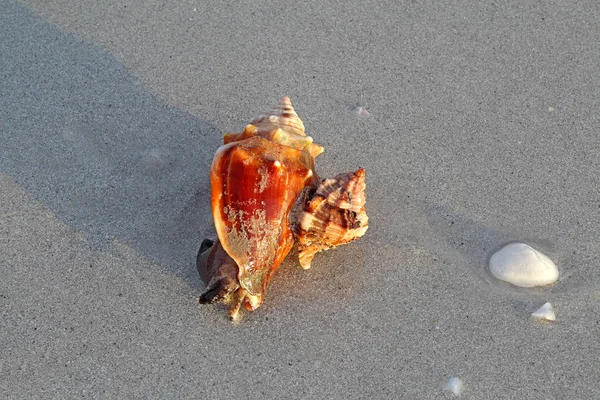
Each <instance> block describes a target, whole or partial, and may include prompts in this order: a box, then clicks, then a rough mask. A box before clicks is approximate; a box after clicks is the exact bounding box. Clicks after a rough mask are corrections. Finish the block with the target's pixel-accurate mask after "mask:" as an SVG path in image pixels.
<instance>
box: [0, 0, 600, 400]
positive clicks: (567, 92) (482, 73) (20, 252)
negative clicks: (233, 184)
mask: <svg viewBox="0 0 600 400" xmlns="http://www.w3.org/2000/svg"><path fill="white" fill-rule="evenodd" d="M0 10H1V11H0V278H1V279H0V311H1V317H0V332H1V334H0V397H1V398H4V399H32V398H39V399H71V398H149V399H166V398H215V399H225V398H240V399H254V398H268V399H451V398H455V397H456V396H455V394H453V393H452V392H451V391H449V390H447V388H445V385H446V383H447V382H448V379H449V378H451V377H455V378H459V379H460V381H461V382H462V384H463V386H462V390H461V392H460V397H461V398H465V399H597V398H600V384H599V383H598V382H599V380H600V363H599V361H598V359H599V357H600V339H599V337H600V317H599V315H600V265H599V264H600V242H599V241H598V226H599V225H600V157H599V156H598V155H599V154H600V138H599V136H598V133H599V132H600V117H599V115H600V114H599V112H598V110H599V109H600V78H599V77H600V47H599V45H598V44H599V43H600V3H598V2H595V1H560V0H559V1H554V2H547V3H544V2H542V3H535V4H534V3H530V2H518V1H502V2H499V1H486V2H473V1H471V2H469V1H465V2H449V1H444V2H437V1H425V2H416V1H386V2H381V1H374V0H368V1H354V0H352V1H344V2H328V1H323V2H294V3H283V2H277V1H263V2H252V1H244V2H236V4H224V2H217V1H205V2H200V1H194V0H185V1H175V2H163V1H158V0H151V1H146V2H140V1H133V0H125V1H116V0H109V1H103V2H97V1H92V0H62V1H54V0H52V1H47V0H23V1H15V0H0ZM283 96H289V97H290V98H291V100H292V102H293V104H294V107H295V109H296V111H297V112H298V114H299V116H300V117H301V118H302V120H303V121H304V124H305V126H306V130H307V132H308V134H310V135H311V136H312V137H313V138H314V140H315V142H316V143H318V144H320V145H322V146H323V147H324V148H325V152H324V153H323V154H322V155H320V156H319V157H318V158H317V170H318V172H319V174H320V175H321V176H323V177H328V176H333V175H335V174H336V173H339V172H343V171H351V170H355V169H357V168H359V167H362V168H364V169H365V170H366V172H367V178H366V179H367V212H368V215H369V231H368V232H367V234H366V235H365V236H364V237H363V238H361V239H360V240H358V241H356V242H353V243H351V244H348V245H346V246H343V247H340V248H338V249H335V250H332V251H328V252H323V253H320V254H318V255H317V256H316V258H315V259H314V261H313V264H312V268H311V269H310V270H307V271H305V270H302V269H301V268H300V266H299V264H298V261H297V258H295V253H293V254H291V255H290V256H289V257H288V258H287V259H286V261H284V263H283V264H282V266H281V267H280V269H279V270H278V271H277V273H276V275H275V276H274V278H273V280H272V281H271V284H270V286H269V288H268V292H267V295H266V299H265V301H264V303H263V305H262V306H261V307H260V308H258V309H257V310H256V311H254V312H252V313H245V314H244V316H243V319H242V320H241V321H240V322H239V323H235V324H232V323H231V322H230V321H229V320H228V318H227V311H226V308H225V307H224V306H222V305H215V306H200V305H199V304H198V303H197V301H196V298H197V296H199V295H200V294H201V293H202V292H203V290H204V289H205V285H204V284H203V283H202V282H201V281H200V279H199V277H198V273H197V271H196V266H195V257H196V252H197V251H198V248H199V246H200V243H201V242H202V240H203V239H204V238H205V237H215V231H214V227H213V220H212V215H211V209H210V187H209V166H210V163H211V161H212V158H213V155H214V153H215V150H216V149H217V148H218V147H219V146H220V145H221V144H222V140H223V139H222V137H223V134H224V133H225V132H239V131H241V130H242V129H243V127H244V126H245V125H246V124H247V123H248V122H249V121H250V120H251V119H252V118H254V117H256V116H258V115H260V114H264V113H265V112H267V111H269V110H270V109H271V108H272V107H273V106H274V105H276V104H277V103H278V102H279V100H280V99H281V98H282V97H283ZM357 106H360V107H363V108H364V110H366V111H368V114H369V115H368V116H366V114H365V113H363V114H362V115H361V114H359V113H357V112H355V110H356V107H357ZM512 241H522V242H525V243H527V244H529V245H531V246H533V247H534V248H536V249H538V250H539V251H541V252H543V253H544V254H546V255H547V256H548V257H550V258H551V259H552V260H553V261H554V262H555V263H556V265H557V266H558V269H559V271H560V276H559V278H558V281H557V282H556V283H554V284H552V285H549V286H545V287H539V288H518V287H515V286H512V285H510V284H507V283H504V282H501V281H499V280H497V279H496V278H494V277H493V276H492V275H491V274H490V273H489V271H488V268H487V266H488V261H489V259H490V257H491V255H492V254H493V253H494V251H496V250H498V249H499V248H501V247H502V246H503V245H505V244H506V243H509V242H512ZM546 302H551V303H552V305H553V307H554V310H555V312H556V321H554V322H547V321H540V320H536V319H534V318H532V317H531V314H532V313H533V312H534V311H536V310H537V309H538V308H539V307H540V306H542V304H544V303H546Z"/></svg>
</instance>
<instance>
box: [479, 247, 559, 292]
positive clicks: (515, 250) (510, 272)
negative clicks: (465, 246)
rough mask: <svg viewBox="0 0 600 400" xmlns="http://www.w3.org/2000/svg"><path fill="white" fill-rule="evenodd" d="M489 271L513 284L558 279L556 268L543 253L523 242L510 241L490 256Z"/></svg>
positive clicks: (524, 284) (531, 285)
mask: <svg viewBox="0 0 600 400" xmlns="http://www.w3.org/2000/svg"><path fill="white" fill-rule="evenodd" d="M490 272H491V273H492V274H493V275H494V276H495V277H496V278H498V279H500V280H502V281H506V282H509V283H512V284H513V285H515V286H521V287H533V286H544V285H549V284H551V283H553V282H555V281H556V280H557V279H558V268H557V267H556V264H554V263H553V262H552V260H551V259H549V258H548V257H547V256H545V255H544V254H542V253H540V252H539V251H537V250H535V249H534V248H532V247H531V246H528V245H526V244H524V243H511V244H509V245H507V246H505V247H503V248H502V249H500V250H499V251H498V252H496V253H495V254H494V255H493V256H492V258H490Z"/></svg>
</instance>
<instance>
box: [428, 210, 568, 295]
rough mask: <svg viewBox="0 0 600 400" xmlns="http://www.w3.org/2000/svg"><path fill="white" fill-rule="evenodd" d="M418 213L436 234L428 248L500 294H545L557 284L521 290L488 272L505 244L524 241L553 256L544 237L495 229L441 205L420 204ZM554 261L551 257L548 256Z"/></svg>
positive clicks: (552, 251) (553, 253) (553, 252)
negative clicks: (491, 261) (436, 249)
mask: <svg viewBox="0 0 600 400" xmlns="http://www.w3.org/2000/svg"><path fill="white" fill-rule="evenodd" d="M421 211H422V212H423V215H424V216H425V218H426V220H427V222H428V223H429V224H430V226H431V228H432V230H434V231H435V232H438V233H439V235H438V237H437V238H432V240H433V241H435V242H436V243H431V245H432V246H435V247H438V248H444V252H443V253H444V254H446V255H447V256H448V257H449V258H450V259H451V261H452V262H453V263H454V264H455V265H456V267H457V268H464V269H466V272H467V273H468V274H472V275H475V276H477V278H478V279H479V281H480V282H481V283H482V284H484V285H488V286H490V287H493V288H495V289H496V290H499V291H501V292H504V293H513V294H514V293H520V294H525V295H535V294H543V293H547V292H548V290H553V289H554V288H555V287H556V286H557V285H556V284H554V285H550V286H545V287H541V288H521V287H517V286H514V285H511V284H509V283H506V282H502V281H500V280H498V279H496V278H495V277H494V276H493V275H492V274H491V273H490V272H489V268H488V265H489V261H490V258H491V256H492V255H493V254H494V253H495V252H496V251H498V250H499V249H501V248H502V247H504V246H506V245H507V244H509V243H514V242H524V243H527V244H529V245H531V246H533V247H535V248H536V249H538V250H540V251H542V252H543V253H546V254H548V255H549V256H552V255H555V254H556V253H557V249H556V247H555V246H554V244H553V243H552V242H551V241H550V240H549V239H547V238H540V237H532V236H531V235H529V234H528V233H527V232H524V231H518V230H508V229H499V228H497V227H491V226H489V225H487V224H486V223H485V222H482V221H478V220H476V219H474V218H472V217H470V216H468V215H466V214H464V213H461V212H459V211H457V210H453V209H450V208H449V207H447V206H445V205H441V204H433V203H429V202H424V203H421ZM551 258H555V257H551Z"/></svg>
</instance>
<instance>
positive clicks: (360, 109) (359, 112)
mask: <svg viewBox="0 0 600 400" xmlns="http://www.w3.org/2000/svg"><path fill="white" fill-rule="evenodd" d="M354 112H355V113H356V115H358V116H359V117H361V118H368V117H369V116H370V115H371V113H370V112H368V111H367V109H366V108H364V107H363V106H358V107H356V108H354Z"/></svg>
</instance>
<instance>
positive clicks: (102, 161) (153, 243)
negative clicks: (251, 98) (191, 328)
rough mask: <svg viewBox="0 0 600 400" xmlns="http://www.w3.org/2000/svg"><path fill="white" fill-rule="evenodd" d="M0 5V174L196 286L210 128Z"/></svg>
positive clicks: (114, 65) (70, 219) (83, 226)
mask: <svg viewBox="0 0 600 400" xmlns="http://www.w3.org/2000/svg"><path fill="white" fill-rule="evenodd" d="M5 7H7V9H5V10H4V11H5V12H4V13H3V14H4V16H3V17H0V21H1V22H2V23H0V35H1V36H3V37H5V38H10V39H9V40H5V41H4V43H3V45H2V53H3V59H4V60H5V61H7V62H4V63H3V68H0V92H1V93H2V100H1V102H2V104H3V106H2V107H1V108H0V115H1V118H0V120H1V121H2V125H3V129H0V142H1V143H2V146H0V170H1V171H2V172H3V173H5V174H6V175H8V176H10V177H11V179H13V180H14V181H15V182H16V183H17V184H18V185H20V186H21V187H22V188H24V189H25V190H26V191H27V192H29V193H30V194H32V195H33V196H34V197H36V198H37V199H38V200H39V201H41V202H42V203H43V204H44V205H46V206H47V207H48V208H49V209H51V210H52V211H53V212H54V214H55V215H56V216H57V217H58V218H59V219H61V220H62V221H64V222H66V223H67V224H68V225H70V226H72V227H73V228H74V229H76V230H79V231H81V232H83V233H85V234H86V236H87V237H88V239H89V240H90V241H91V243H93V245H98V246H108V243H109V242H110V238H111V237H112V238H116V239H118V240H120V241H122V242H124V243H127V244H128V245H130V246H132V247H133V248H134V249H136V250H137V251H139V252H140V253H142V254H143V255H144V256H146V257H148V258H149V259H151V260H153V261H156V262H158V263H159V264H161V265H162V266H164V267H165V268H166V269H167V270H168V272H169V273H171V274H174V275H176V276H179V277H181V278H183V279H185V281H186V282H187V283H189V284H190V285H192V286H194V287H197V286H199V285H200V283H199V280H198V278H197V276H196V271H195V268H194V266H193V262H194V258H195V252H196V251H197V249H198V244H199V243H200V241H201V240H202V237H203V236H204V235H205V234H206V233H208V232H206V231H207V230H208V229H210V227H211V226H212V223H211V218H210V205H209V200H208V199H209V185H208V172H207V171H208V168H209V165H210V162H211V159H212V155H213V152H214V149H215V148H216V147H218V146H219V145H220V143H221V137H222V134H221V132H219V131H218V130H217V129H215V127H213V126H212V125H211V124H209V123H207V122H205V121H202V120H201V119H198V118H197V117H195V116H193V115H190V114H188V113H185V112H182V111H181V110H178V109H176V108H173V107H170V106H168V105H166V104H164V103H162V102H160V101H158V100H157V99H155V98H154V97H153V95H152V94H151V93H149V92H148V91H146V90H145V89H144V88H143V87H142V86H141V85H140V84H139V83H138V82H136V79H135V77H134V76H132V75H131V74H130V73H129V72H128V70H127V68H126V67H125V66H124V64H123V63H122V62H121V61H119V60H118V59H117V58H115V57H114V56H112V55H111V54H109V53H107V52H106V51H104V50H103V49H102V48H100V47H99V46H96V45H94V44H91V43H88V42H85V41H83V40H80V39H78V38H76V37H74V36H72V35H70V34H66V33H64V32H62V31H60V30H59V29H57V28H56V27H55V26H52V25H50V24H49V23H47V22H45V21H44V20H42V19H40V18H39V17H37V16H36V15H35V14H32V13H31V12H30V11H28V10H27V9H26V8H24V7H23V6H21V5H19V4H16V3H12V2H9V3H8V4H6V5H5Z"/></svg>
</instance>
